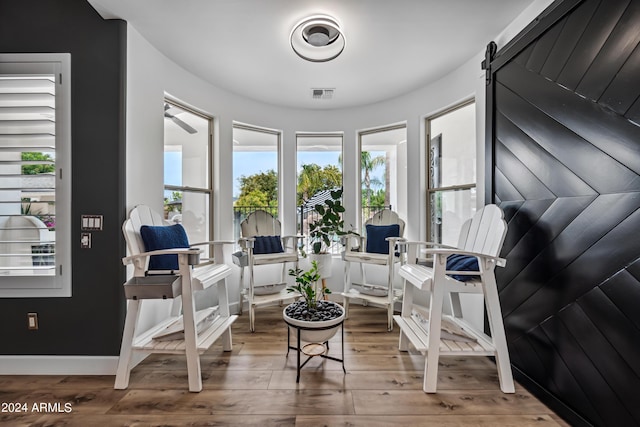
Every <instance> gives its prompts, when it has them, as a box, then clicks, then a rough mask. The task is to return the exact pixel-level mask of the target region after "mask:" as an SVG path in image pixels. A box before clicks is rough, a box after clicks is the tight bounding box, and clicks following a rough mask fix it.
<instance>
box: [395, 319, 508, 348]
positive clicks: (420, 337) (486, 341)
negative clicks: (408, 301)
mask: <svg viewBox="0 0 640 427" xmlns="http://www.w3.org/2000/svg"><path fill="white" fill-rule="evenodd" d="M446 317H447V319H448V320H449V321H450V322H453V323H454V324H456V325H458V326H460V327H461V328H462V329H464V330H465V332H466V333H467V335H468V336H469V338H471V339H475V341H473V342H465V341H454V340H449V339H442V338H441V339H440V354H441V355H442V356H494V355H495V347H494V345H493V343H492V342H491V338H490V337H489V336H487V335H486V334H484V333H482V332H480V331H478V330H476V329H474V328H473V327H471V326H470V325H469V324H467V323H466V322H464V321H463V320H461V319H458V318H455V317H453V316H446ZM393 320H395V322H396V324H397V325H398V326H399V327H400V329H401V330H402V333H404V334H405V336H406V337H407V338H408V339H409V341H410V342H411V344H412V345H413V346H414V347H415V348H416V350H418V351H419V352H421V353H422V354H425V353H427V352H428V351H429V333H428V332H427V331H426V330H425V328H424V326H422V325H421V324H420V322H419V321H417V320H416V319H414V318H413V317H403V316H393Z"/></svg>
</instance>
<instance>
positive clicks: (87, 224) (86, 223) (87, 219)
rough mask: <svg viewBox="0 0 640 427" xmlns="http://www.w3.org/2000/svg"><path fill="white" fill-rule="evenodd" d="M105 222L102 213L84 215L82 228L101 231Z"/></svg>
mask: <svg viewBox="0 0 640 427" xmlns="http://www.w3.org/2000/svg"><path fill="white" fill-rule="evenodd" d="M103 222H104V221H103V218H102V215H82V225H81V227H80V229H81V230H92V231H100V230H102V224H103Z"/></svg>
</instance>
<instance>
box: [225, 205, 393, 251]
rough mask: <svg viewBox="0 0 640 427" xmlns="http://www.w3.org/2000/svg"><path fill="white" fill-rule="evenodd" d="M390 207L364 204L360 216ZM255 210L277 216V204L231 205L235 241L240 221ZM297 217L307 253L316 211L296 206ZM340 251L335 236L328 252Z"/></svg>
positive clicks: (364, 216)
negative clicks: (310, 229) (310, 227)
mask: <svg viewBox="0 0 640 427" xmlns="http://www.w3.org/2000/svg"><path fill="white" fill-rule="evenodd" d="M385 208H386V209H391V205H388V206H364V207H363V208H362V218H367V219H368V218H370V217H371V216H373V215H374V214H375V213H376V212H378V211H380V210H382V209H385ZM256 210H264V211H267V212H269V213H270V214H271V215H273V216H274V217H275V218H277V217H278V207H277V206H256V205H254V206H234V207H233V230H234V240H235V241H236V242H237V241H238V239H240V223H241V222H242V221H243V220H244V219H245V218H246V217H247V216H248V215H249V214H250V213H251V212H254V211H256ZM297 211H298V212H297V218H298V224H297V228H298V233H299V234H300V235H302V236H305V239H304V250H305V252H307V253H309V251H310V248H309V246H310V242H309V239H308V237H306V236H308V235H309V224H311V223H312V222H314V221H316V220H317V219H318V216H319V215H318V213H317V212H316V211H314V210H311V211H306V212H305V210H304V209H303V208H302V207H300V206H299V207H298V208H297ZM345 228H346V229H347V230H348V229H350V228H351V227H350V226H349V225H345ZM341 251H342V245H341V244H340V238H339V237H336V239H335V242H334V243H333V244H332V245H331V248H330V252H331V253H332V254H339V253H340V252H341Z"/></svg>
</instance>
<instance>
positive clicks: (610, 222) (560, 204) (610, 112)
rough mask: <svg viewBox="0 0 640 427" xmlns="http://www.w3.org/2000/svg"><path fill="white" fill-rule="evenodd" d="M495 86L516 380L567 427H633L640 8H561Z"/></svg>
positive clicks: (639, 349)
mask: <svg viewBox="0 0 640 427" xmlns="http://www.w3.org/2000/svg"><path fill="white" fill-rule="evenodd" d="M490 77H491V83H490V84H489V86H488V92H487V99H488V105H487V111H488V121H487V129H488V134H487V136H488V138H487V148H488V151H489V156H488V169H489V171H490V176H489V182H488V183H487V184H488V185H487V189H488V192H487V196H488V197H487V201H494V202H496V203H498V204H499V205H500V206H501V207H502V208H503V209H504V210H505V215H506V218H507V220H508V223H509V231H508V234H507V237H506V241H505V244H504V249H503V253H502V255H503V256H506V258H507V260H508V262H507V266H506V268H504V269H499V270H500V271H499V272H498V276H497V277H498V286H499V290H500V299H501V304H502V310H503V316H504V318H505V326H506V329H507V339H508V344H509V350H510V354H511V361H512V364H513V365H514V368H515V369H516V371H517V372H518V374H519V375H518V379H519V380H521V381H522V382H523V383H524V384H526V385H527V386H528V387H529V388H530V389H531V390H532V391H534V392H536V393H537V394H539V395H541V396H543V397H544V398H545V400H546V402H547V403H549V404H550V405H552V407H554V409H556V410H557V411H558V412H560V413H561V414H562V415H564V416H565V417H566V418H567V419H568V420H570V421H571V423H572V424H573V425H580V424H589V423H590V424H593V425H598V426H635V425H640V405H638V402H639V399H638V390H640V238H638V234H639V232H640V0H584V1H576V0H571V1H569V0H567V1H557V2H555V3H554V4H552V5H551V6H550V7H549V9H547V11H545V13H543V14H542V15H541V16H540V18H539V19H538V20H537V21H535V22H534V23H533V24H532V25H531V26H530V27H529V28H528V29H527V30H525V32H523V33H521V34H520V35H519V36H518V37H517V38H516V39H514V41H513V42H512V43H511V44H510V45H508V46H506V47H505V48H504V49H502V50H501V51H499V52H498V53H497V55H496V57H495V59H494V60H493V61H491V70H490Z"/></svg>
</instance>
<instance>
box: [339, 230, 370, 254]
mask: <svg viewBox="0 0 640 427" xmlns="http://www.w3.org/2000/svg"><path fill="white" fill-rule="evenodd" d="M344 238H345V240H346V242H345V250H346V251H347V252H349V251H352V250H354V249H357V250H358V252H363V251H364V248H365V247H366V242H367V238H366V237H365V236H361V235H360V234H358V233H354V232H351V231H349V232H348V233H346V234H345V235H344ZM354 240H357V241H358V246H357V248H355V247H354V246H353V241H354Z"/></svg>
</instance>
